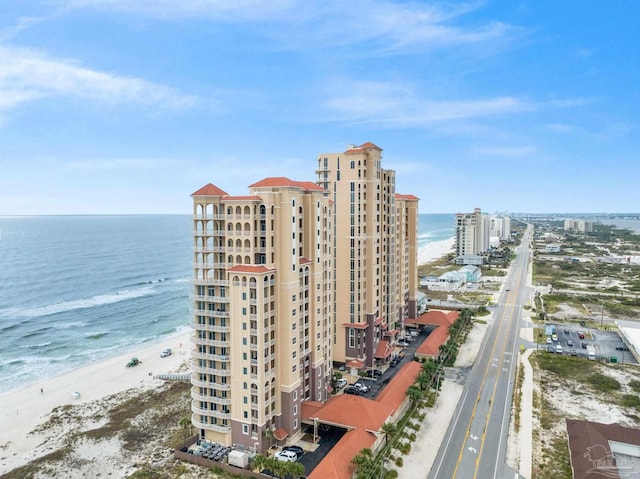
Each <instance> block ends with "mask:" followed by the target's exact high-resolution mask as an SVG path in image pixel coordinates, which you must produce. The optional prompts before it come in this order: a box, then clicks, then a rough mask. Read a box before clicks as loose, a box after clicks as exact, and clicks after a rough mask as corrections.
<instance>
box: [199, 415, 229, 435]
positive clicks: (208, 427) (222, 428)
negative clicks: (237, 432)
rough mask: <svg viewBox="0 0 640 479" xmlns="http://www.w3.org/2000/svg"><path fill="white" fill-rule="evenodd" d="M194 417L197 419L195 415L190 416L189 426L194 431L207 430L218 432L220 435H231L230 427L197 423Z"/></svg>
mask: <svg viewBox="0 0 640 479" xmlns="http://www.w3.org/2000/svg"><path fill="white" fill-rule="evenodd" d="M196 417H197V416H196V414H192V416H191V424H192V425H193V427H195V428H196V429H206V430H209V431H215V432H220V433H223V434H229V433H231V427H230V426H219V425H217V424H207V423H204V422H200V421H198V420H197V419H196Z"/></svg>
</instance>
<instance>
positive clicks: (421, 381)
mask: <svg viewBox="0 0 640 479" xmlns="http://www.w3.org/2000/svg"><path fill="white" fill-rule="evenodd" d="M432 378H433V376H431V375H429V374H427V373H425V372H424V371H423V372H421V373H420V374H418V377H417V378H416V383H417V384H418V386H420V389H422V390H423V391H426V390H427V388H428V387H429V384H430V383H431V379H432Z"/></svg>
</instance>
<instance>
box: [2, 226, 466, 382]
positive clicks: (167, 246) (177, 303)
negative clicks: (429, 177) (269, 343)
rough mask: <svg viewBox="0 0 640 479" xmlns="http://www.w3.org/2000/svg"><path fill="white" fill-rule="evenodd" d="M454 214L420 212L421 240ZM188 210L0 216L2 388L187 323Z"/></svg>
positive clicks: (431, 237)
mask: <svg viewBox="0 0 640 479" xmlns="http://www.w3.org/2000/svg"><path fill="white" fill-rule="evenodd" d="M453 221H454V215H420V216H419V227H418V232H419V236H418V238H419V239H418V241H419V247H421V248H423V247H425V246H426V245H428V244H429V243H431V242H433V241H440V240H443V239H446V238H450V237H453V231H454V230H453ZM191 234H192V221H191V217H190V216H189V215H134V216H38V217H4V218H0V394H1V393H4V392H7V391H10V390H14V389H18V388H20V387H24V386H26V385H28V384H32V383H35V382H37V381H39V380H40V379H42V378H48V377H51V376H55V375H59V374H61V373H63V372H65V371H69V370H71V369H74V368H77V367H79V366H82V365H85V364H87V363H89V362H92V361H97V360H100V359H104V358H106V357H110V356H115V355H118V354H121V353H124V352H126V351H129V350H134V349H135V348H136V347H139V346H140V345H142V344H144V343H151V342H154V341H159V340H161V339H163V338H166V337H167V336H169V335H171V334H175V333H176V332H178V331H179V330H183V329H185V328H188V327H189V322H190V320H191V318H190V315H189V306H190V303H189V291H190V284H191V275H192V271H193V270H192V252H191V247H192V243H193V241H192V236H191Z"/></svg>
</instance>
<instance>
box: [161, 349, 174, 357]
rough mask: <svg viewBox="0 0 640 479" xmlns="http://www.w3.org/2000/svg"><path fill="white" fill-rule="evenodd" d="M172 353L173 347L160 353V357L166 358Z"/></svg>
mask: <svg viewBox="0 0 640 479" xmlns="http://www.w3.org/2000/svg"><path fill="white" fill-rule="evenodd" d="M172 354H173V351H171V349H165V350H164V351H162V352H161V353H160V357H161V358H166V357H167V356H171V355H172Z"/></svg>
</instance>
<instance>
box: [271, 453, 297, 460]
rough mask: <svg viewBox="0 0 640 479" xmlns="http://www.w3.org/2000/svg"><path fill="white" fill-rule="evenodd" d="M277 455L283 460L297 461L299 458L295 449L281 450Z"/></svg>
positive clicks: (277, 457)
mask: <svg viewBox="0 0 640 479" xmlns="http://www.w3.org/2000/svg"><path fill="white" fill-rule="evenodd" d="M273 457H275V458H276V459H277V460H278V461H283V462H296V461H297V460H298V455H297V454H296V453H295V452H293V451H280V452H277V453H276V454H275V456H273Z"/></svg>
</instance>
